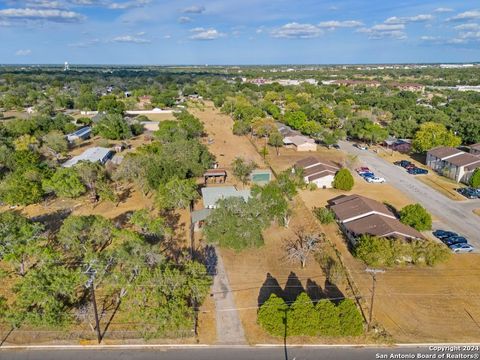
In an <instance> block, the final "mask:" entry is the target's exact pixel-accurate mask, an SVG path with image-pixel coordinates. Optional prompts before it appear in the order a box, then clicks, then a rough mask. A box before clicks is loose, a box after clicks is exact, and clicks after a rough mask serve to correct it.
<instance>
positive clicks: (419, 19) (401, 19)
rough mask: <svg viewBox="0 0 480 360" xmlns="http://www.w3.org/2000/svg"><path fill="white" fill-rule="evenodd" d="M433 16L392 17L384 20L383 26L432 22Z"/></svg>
mask: <svg viewBox="0 0 480 360" xmlns="http://www.w3.org/2000/svg"><path fill="white" fill-rule="evenodd" d="M433 19H434V17H433V15H430V14H420V15H415V16H405V17H397V16H392V17H390V18H388V19H387V20H385V24H406V23H410V22H423V21H429V20H433Z"/></svg>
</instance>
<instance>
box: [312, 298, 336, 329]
mask: <svg viewBox="0 0 480 360" xmlns="http://www.w3.org/2000/svg"><path fill="white" fill-rule="evenodd" d="M315 311H316V315H317V316H318V319H317V323H318V326H317V328H316V329H315V330H316V335H320V336H338V335H339V334H340V317H339V313H338V308H337V307H336V306H335V304H334V303H333V302H332V301H330V300H320V301H319V302H318V303H317V305H315Z"/></svg>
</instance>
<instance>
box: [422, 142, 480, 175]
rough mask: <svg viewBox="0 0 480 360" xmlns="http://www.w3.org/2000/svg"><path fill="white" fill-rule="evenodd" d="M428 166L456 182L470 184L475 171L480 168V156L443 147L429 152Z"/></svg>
mask: <svg viewBox="0 0 480 360" xmlns="http://www.w3.org/2000/svg"><path fill="white" fill-rule="evenodd" d="M427 165H428V166H429V167H431V168H432V169H434V170H435V171H437V172H439V173H440V174H442V175H443V176H446V177H448V178H450V179H453V180H455V181H456V182H464V183H468V181H469V180H470V177H471V176H472V174H473V172H474V171H475V169H477V168H480V156H478V155H474V154H472V153H466V152H464V151H462V150H459V149H456V148H452V147H446V146H441V147H437V148H434V149H431V150H429V151H428V152H427Z"/></svg>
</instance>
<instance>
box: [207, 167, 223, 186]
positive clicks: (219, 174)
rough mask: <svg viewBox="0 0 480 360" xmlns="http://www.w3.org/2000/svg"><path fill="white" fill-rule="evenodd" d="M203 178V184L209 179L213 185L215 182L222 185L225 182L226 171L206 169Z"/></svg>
mask: <svg viewBox="0 0 480 360" xmlns="http://www.w3.org/2000/svg"><path fill="white" fill-rule="evenodd" d="M203 178H204V179H205V184H207V183H208V181H209V180H211V179H213V182H214V183H215V184H216V183H217V182H218V183H220V184H223V183H224V182H225V181H226V180H227V171H226V170H225V169H208V170H207V171H205V173H204V174H203Z"/></svg>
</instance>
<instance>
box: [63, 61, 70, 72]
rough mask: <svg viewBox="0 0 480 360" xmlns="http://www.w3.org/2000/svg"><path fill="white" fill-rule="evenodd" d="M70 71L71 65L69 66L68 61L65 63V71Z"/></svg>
mask: <svg viewBox="0 0 480 360" xmlns="http://www.w3.org/2000/svg"><path fill="white" fill-rule="evenodd" d="M68 70H70V65H68V61H65V66H64V68H63V71H68Z"/></svg>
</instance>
